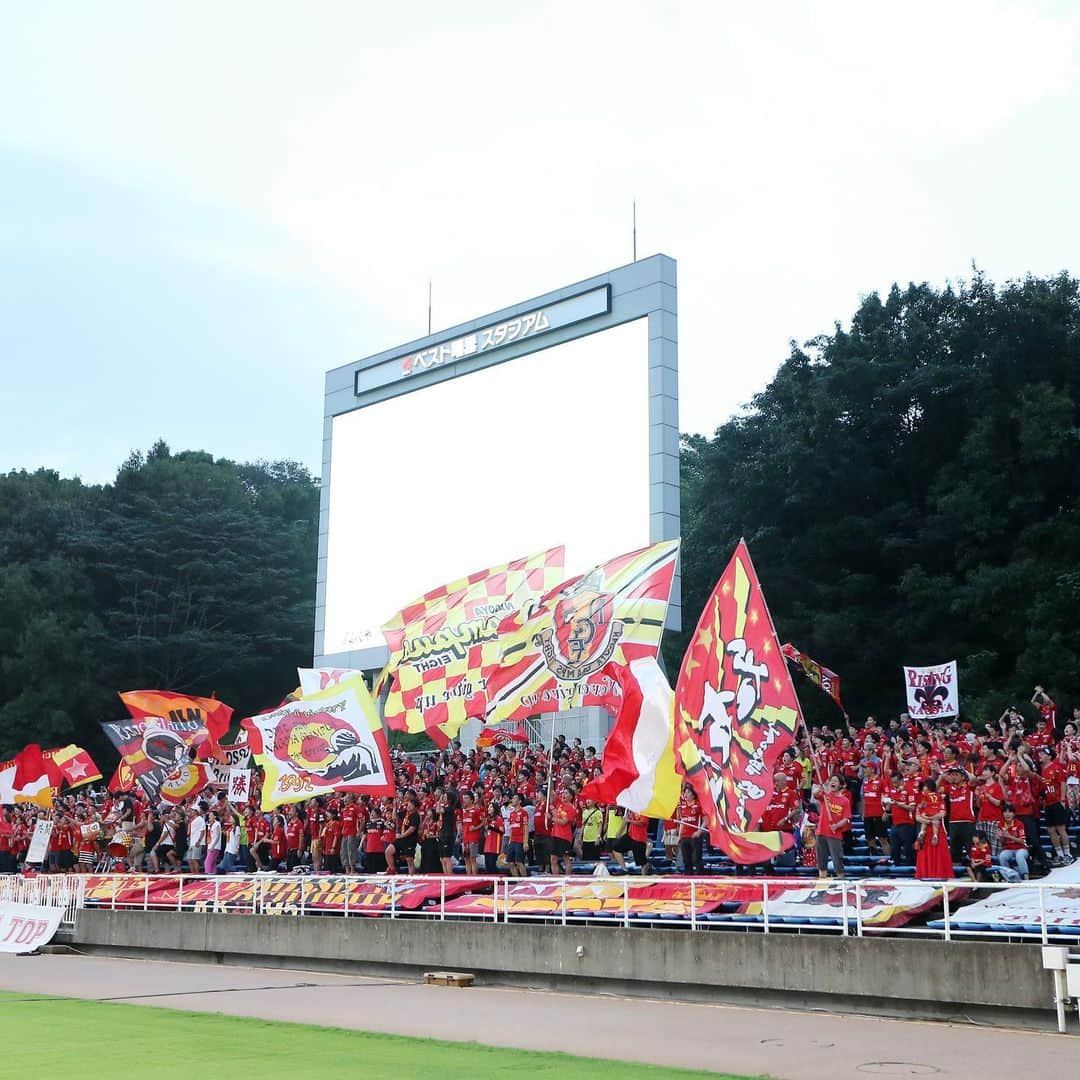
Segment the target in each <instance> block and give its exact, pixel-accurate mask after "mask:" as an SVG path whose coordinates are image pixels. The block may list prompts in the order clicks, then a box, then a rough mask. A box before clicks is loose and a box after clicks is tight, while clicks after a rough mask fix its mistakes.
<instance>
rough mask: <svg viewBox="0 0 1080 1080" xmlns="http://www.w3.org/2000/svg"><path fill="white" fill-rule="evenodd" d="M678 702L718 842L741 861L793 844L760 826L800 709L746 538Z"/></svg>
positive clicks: (693, 775) (716, 594) (688, 766)
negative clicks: (775, 772)
mask: <svg viewBox="0 0 1080 1080" xmlns="http://www.w3.org/2000/svg"><path fill="white" fill-rule="evenodd" d="M675 710H676V721H677V724H679V725H682V728H683V730H685V731H686V732H688V733H689V739H690V740H691V741H692V743H693V744H694V745H693V746H690V745H686V746H685V747H684V751H685V753H684V754H683V762H684V764H683V767H684V771H685V773H686V776H687V779H688V780H689V781H690V782H691V783H692V784H693V786H694V790H695V792H696V793H697V795H698V801H699V802H700V803H701V806H702V808H703V810H704V812H705V816H706V819H707V821H708V824H709V836H710V839H711V840H712V842H713V844H714V845H716V846H717V847H719V848H720V849H721V850H723V851H724V852H726V853H727V854H728V855H729V856H730V857H731V858H732V859H733V860H734V861H735V862H738V863H757V862H764V861H766V860H767V859H771V858H773V857H774V856H775V855H777V854H779V853H780V852H781V851H784V850H786V849H787V848H789V847H791V845H792V842H793V838H792V836H791V834H788V833H779V832H758V831H756V830H757V827H758V824H759V823H760V821H761V816H762V813H763V812H764V810H765V808H766V807H767V806H768V805H769V801H770V799H771V798H772V794H773V770H774V768H775V766H776V764H777V762H778V761H779V759H780V757H781V755H782V754H783V752H784V751H785V750H786V749H787V748H788V747H789V746H791V744H792V743H793V742H794V734H795V727H796V724H797V722H798V720H799V717H800V711H799V701H798V698H797V697H796V696H795V688H794V686H793V685H792V683H791V674H790V672H789V671H788V668H787V664H786V663H785V662H784V656H783V654H782V653H781V651H780V643H779V641H778V640H777V637H776V630H775V628H774V627H773V622H772V616H770V614H769V609H768V607H767V606H766V604H765V597H764V595H763V594H762V591H761V585H760V584H759V583H758V579H757V574H756V573H755V572H754V565H753V563H752V562H751V561H750V552H749V551H748V550H747V547H746V542H745V541H740V542H739V546H738V547H737V548H736V549H735V554H734V555H733V556H732V558H731V562H729V563H728V565H727V568H726V569H725V570H724V573H723V574H722V575H721V577H720V580H719V581H718V582H717V584H716V588H715V589H714V590H713V594H712V596H710V597H709V602H708V603H707V604H706V605H705V610H704V611H703V612H702V613H701V618H700V620H699V621H698V624H697V629H696V630H695V631H694V636H693V638H692V639H691V641H690V647H689V648H688V649H687V650H686V655H685V656H684V657H683V662H682V669H681V670H680V672H679V680H678V682H677V683H676V684H675ZM713 808H715V810H714V809H713Z"/></svg>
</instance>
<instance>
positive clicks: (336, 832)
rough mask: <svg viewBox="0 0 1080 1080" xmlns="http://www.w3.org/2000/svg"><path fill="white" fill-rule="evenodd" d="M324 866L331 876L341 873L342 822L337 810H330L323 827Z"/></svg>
mask: <svg viewBox="0 0 1080 1080" xmlns="http://www.w3.org/2000/svg"><path fill="white" fill-rule="evenodd" d="M319 839H320V840H321V842H322V853H323V866H324V867H325V868H326V869H327V871H328V872H329V873H331V874H340V873H341V821H340V819H339V818H338V814H337V811H336V810H330V811H328V813H327V816H326V824H325V825H324V826H323V827H322V835H321V836H320V837H319Z"/></svg>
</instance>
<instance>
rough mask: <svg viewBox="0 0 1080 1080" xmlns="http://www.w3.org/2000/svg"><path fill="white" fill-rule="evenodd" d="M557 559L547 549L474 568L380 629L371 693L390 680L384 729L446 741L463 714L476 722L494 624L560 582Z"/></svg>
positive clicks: (557, 550) (558, 553)
mask: <svg viewBox="0 0 1080 1080" xmlns="http://www.w3.org/2000/svg"><path fill="white" fill-rule="evenodd" d="M565 555H566V549H565V548H563V547H554V548H549V549H548V550H547V551H541V552H539V553H538V554H536V555H530V556H528V557H526V558H523V559H515V560H514V561H513V562H508V563H504V564H502V565H500V566H491V567H488V568H487V569H486V570H479V571H477V572H476V573H473V574H470V575H469V576H468V577H464V578H460V579H459V580H457V581H452V582H449V583H447V584H446V585H440V586H439V587H438V588H437V589H433V590H431V592H428V593H425V594H424V595H423V596H421V597H420V598H419V599H418V600H415V601H413V603H411V604H409V605H408V606H407V607H405V608H403V609H402V610H401V611H399V612H398V613H397V615H395V616H394V617H393V618H392V619H391V620H390V621H389V622H388V623H386V624H385V625H384V626H383V628H382V630H383V634H384V635H385V637H386V643H387V645H388V646H389V648H390V660H389V662H388V663H387V665H386V668H385V669H384V670H383V672H382V674H381V675H380V676H379V681H378V683H377V685H376V691H378V690H380V689H381V688H382V687H383V686H385V685H386V684H387V681H388V680H390V679H391V678H392V682H391V683H390V692H389V696H388V697H387V700H386V707H385V709H384V710H383V717H384V719H385V720H386V725H387V727H389V728H390V729H391V730H394V731H408V732H419V731H425V730H428V731H430V730H431V729H436V730H437V731H438V732H440V733H441V735H442V736H443V737H445V738H454V737H455V736H456V735H457V733H458V731H459V730H460V728H461V725H462V724H463V723H464V722H465V721H466V720H467V719H468V718H469V717H470V716H483V714H484V710H485V707H486V703H487V698H486V696H485V683H484V676H483V669H484V665H485V664H488V663H490V662H491V661H492V660H493V659H494V651H495V648H496V645H495V641H496V638H497V637H498V634H499V624H500V622H501V621H502V620H503V619H504V618H505V617H506V616H507V615H510V614H512V613H514V612H516V611H518V610H520V609H521V608H522V607H523V606H524V605H526V604H530V603H532V602H534V601H535V600H536V599H537V598H538V597H540V596H543V595H544V594H545V593H546V592H547V591H548V590H549V589H550V588H551V587H552V586H553V585H555V584H556V583H557V582H559V581H561V580H562V577H563V572H564V571H563V564H564V560H565Z"/></svg>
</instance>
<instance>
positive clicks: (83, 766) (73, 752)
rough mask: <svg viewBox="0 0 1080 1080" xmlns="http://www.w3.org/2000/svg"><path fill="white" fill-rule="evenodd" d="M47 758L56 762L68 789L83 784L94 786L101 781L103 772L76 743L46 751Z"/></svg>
mask: <svg viewBox="0 0 1080 1080" xmlns="http://www.w3.org/2000/svg"><path fill="white" fill-rule="evenodd" d="M45 756H46V757H47V758H51V759H52V760H53V761H55V762H56V765H57V767H58V768H59V769H60V772H61V773H63V775H64V779H65V780H66V781H67V784H68V787H72V788H77V787H82V786H83V784H92V783H93V782H94V781H95V780H100V779H101V770H100V769H99V768H98V767H97V766H96V765H95V764H94V759H93V758H92V757H91V756H90V755H89V754H88V753H87V752H86V751H85V750H84V749H83V748H82V747H81V746H76V745H75V744H74V743H68V745H67V746H60V747H58V748H57V749H55V750H46V751H45Z"/></svg>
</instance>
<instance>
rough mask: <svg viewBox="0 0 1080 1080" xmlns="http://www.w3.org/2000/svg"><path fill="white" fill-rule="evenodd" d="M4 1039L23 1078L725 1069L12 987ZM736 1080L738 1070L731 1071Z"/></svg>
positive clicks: (0, 1066)
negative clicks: (47, 994) (285, 1021)
mask: <svg viewBox="0 0 1080 1080" xmlns="http://www.w3.org/2000/svg"><path fill="white" fill-rule="evenodd" d="M0 1047H3V1049H2V1050H0V1076H11V1077H20V1078H21V1077H33V1078H51V1077H58V1076H77V1077H79V1078H80V1080H98V1078H101V1080H105V1078H108V1080H115V1078H116V1077H117V1076H145V1077H147V1078H148V1080H192V1077H193V1076H197V1077H202V1078H207V1080H214V1078H216V1077H224V1076H237V1077H242V1078H243V1080H248V1078H251V1080H276V1078H278V1077H282V1078H286V1077H288V1078H291V1080H296V1078H298V1077H308V1076H311V1077H315V1076H318V1077H339V1076H340V1077H346V1076H347V1077H365V1078H366V1077H382V1076H392V1077H395V1078H397V1080H409V1078H411V1077H414V1076H421V1075H424V1074H426V1073H430V1075H432V1076H434V1077H439V1078H443V1077H446V1078H447V1080H454V1078H459V1077H460V1078H469V1080H476V1078H477V1077H487V1076H541V1077H543V1076H550V1077H559V1078H561V1080H565V1078H567V1077H578V1076H580V1077H588V1078H589V1080H593V1078H596V1080H606V1078H611V1080H615V1078H618V1080H645V1078H646V1077H648V1078H649V1080H663V1078H664V1077H671V1078H672V1080H691V1078H693V1077H708V1078H710V1080H723V1078H724V1077H725V1076H726V1074H722V1073H703V1072H691V1071H688V1070H685V1069H664V1068H658V1067H657V1066H655V1065H634V1064H628V1063H626V1062H621V1061H607V1060H601V1059H599V1058H583V1057H573V1056H571V1055H569V1054H541V1053H535V1052H532V1051H528V1050H504V1049H501V1048H497V1047H492V1046H480V1045H478V1044H476V1043H453V1042H439V1041H437V1040H434V1039H408V1038H403V1037H402V1036H399V1035H378V1034H374V1033H371V1032H364V1031H346V1030H343V1029H341V1028H324V1027H312V1026H309V1025H307V1024H280V1023H271V1022H269V1021H266V1020H253V1019H244V1018H239V1017H233V1016H222V1015H220V1014H217V1013H195V1012H181V1011H179V1010H177V1009H162V1008H153V1007H150V1006H144V1005H120V1004H112V1003H108V1002H100V1001H80V1000H76V999H73V998H62V997H43V996H40V995H31V994H11V993H0ZM727 1080H738V1078H734V1077H730V1076H727Z"/></svg>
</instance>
